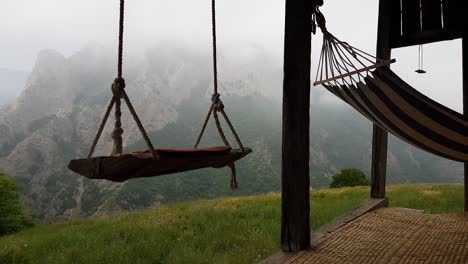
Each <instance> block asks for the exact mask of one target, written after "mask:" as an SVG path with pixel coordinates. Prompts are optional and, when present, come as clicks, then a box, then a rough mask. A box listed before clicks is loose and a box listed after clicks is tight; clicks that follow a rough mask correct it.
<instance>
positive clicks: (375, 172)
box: [371, 0, 392, 198]
mask: <svg viewBox="0 0 468 264" xmlns="http://www.w3.org/2000/svg"><path fill="white" fill-rule="evenodd" d="M391 4H392V1H391V0H380V3H379V22H378V23H379V24H378V32H377V58H379V59H383V60H389V59H390V57H391V51H392V49H391V47H390V45H391V39H390V37H391V26H392V25H391V13H390V12H388V10H390V7H391ZM372 130H373V132H372V165H371V198H384V197H385V184H386V177H387V145H388V133H387V132H386V131H385V130H383V129H382V128H380V127H379V126H377V125H375V124H374V125H373V126H372Z"/></svg>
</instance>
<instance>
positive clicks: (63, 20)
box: [0, 0, 462, 111]
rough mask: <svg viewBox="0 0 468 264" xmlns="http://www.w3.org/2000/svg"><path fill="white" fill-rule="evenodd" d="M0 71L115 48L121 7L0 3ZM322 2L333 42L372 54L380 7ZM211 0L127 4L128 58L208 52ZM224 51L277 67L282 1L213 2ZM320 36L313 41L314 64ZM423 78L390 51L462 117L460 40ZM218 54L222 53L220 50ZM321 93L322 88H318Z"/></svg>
mask: <svg viewBox="0 0 468 264" xmlns="http://www.w3.org/2000/svg"><path fill="white" fill-rule="evenodd" d="M0 1H2V8H1V9H0V20H1V21H0V34H1V35H0V36H1V40H0V67H3V68H11V69H18V70H24V71H30V70H31V68H32V66H33V64H34V61H35V58H36V55H37V52H38V51H39V50H41V49H55V50H57V51H59V52H61V53H63V54H64V55H65V56H70V55H71V54H73V53H74V52H76V51H78V50H79V49H80V48H82V47H83V46H85V45H88V44H89V43H96V44H99V45H108V46H109V47H115V45H116V43H115V41H116V39H117V21H118V2H119V1H118V0H81V1H77V0H40V1H37V0H0ZM359 3H360V5H356V4H355V2H354V1H344V0H325V6H324V7H323V8H322V11H323V12H324V14H325V16H326V17H327V23H328V29H329V30H330V31H331V32H332V33H334V35H335V36H337V37H338V38H340V39H342V40H345V41H347V42H349V43H351V44H352V45H353V46H356V47H359V48H361V49H364V50H366V51H369V52H371V53H374V52H375V43H376V31H377V9H378V1H377V0H360V1H359ZM210 4H211V1H210V0H133V1H132V0H127V1H126V31H125V45H126V46H125V47H126V48H127V51H128V53H131V52H132V50H137V49H140V48H145V47H148V46H151V45H154V43H157V42H158V41H174V42H180V43H184V44H186V45H187V46H190V47H192V48H195V49H201V50H209V49H210V48H211V25H210V19H211V17H210V11H211V9H210ZM217 5H218V7H217V11H218V42H219V45H220V47H221V49H226V50H231V51H233V50H236V49H238V50H239V51H243V50H245V49H246V48H248V47H252V46H255V47H260V48H263V49H265V50H266V51H267V52H268V53H270V54H271V56H272V57H274V58H276V59H277V61H278V64H279V65H280V63H281V58H282V54H283V50H282V48H283V33H284V0H235V1H234V0H218V1H217ZM320 44H321V37H320V36H315V37H314V40H313V43H312V48H313V51H314V55H313V63H312V64H313V65H314V66H315V65H316V64H317V53H318V51H319V50H320ZM424 51H425V57H424V61H425V70H427V71H428V73H427V74H424V75H418V74H416V73H414V70H416V68H417V62H418V52H417V47H409V48H404V49H397V50H394V52H393V54H392V57H394V58H396V59H397V63H396V64H394V65H393V66H392V68H393V69H394V70H395V71H396V72H397V73H398V74H400V76H402V77H403V79H405V80H406V81H408V82H409V83H410V84H412V85H414V86H415V87H416V88H417V89H419V90H420V91H421V92H423V93H425V94H426V95H428V96H430V97H432V98H434V99H436V100H439V101H440V102H442V103H443V104H445V105H448V106H450V107H451V108H453V109H455V110H457V111H461V109H462V102H461V100H462V99H461V96H462V88H461V85H462V84H461V83H462V82H461V80H462V77H461V41H460V40H457V41H447V42H440V43H436V44H431V45H425V48H424ZM221 52H222V50H221ZM315 89H319V88H315Z"/></svg>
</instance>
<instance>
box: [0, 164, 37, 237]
mask: <svg viewBox="0 0 468 264" xmlns="http://www.w3.org/2000/svg"><path fill="white" fill-rule="evenodd" d="M19 191H20V188H19V186H18V184H17V183H16V182H15V181H14V180H13V179H9V178H7V177H5V176H4V175H3V174H1V173H0V236H2V235H6V234H11V233H15V232H17V231H19V230H22V229H24V228H27V227H31V226H33V225H34V222H33V220H32V217H31V215H30V214H29V213H27V212H25V210H24V208H23V207H22V206H21V204H20V202H19V196H20V193H19Z"/></svg>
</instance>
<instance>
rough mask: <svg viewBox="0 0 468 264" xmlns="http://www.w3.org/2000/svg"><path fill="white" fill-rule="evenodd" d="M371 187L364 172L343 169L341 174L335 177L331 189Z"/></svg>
mask: <svg viewBox="0 0 468 264" xmlns="http://www.w3.org/2000/svg"><path fill="white" fill-rule="evenodd" d="M368 185H370V182H369V180H368V179H367V177H366V175H365V174H364V172H362V171H361V170H359V169H353V168H350V169H342V170H341V172H340V173H337V174H335V175H334V176H333V181H332V183H331V184H330V188H341V187H354V186H368Z"/></svg>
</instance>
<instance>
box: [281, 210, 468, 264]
mask: <svg viewBox="0 0 468 264" xmlns="http://www.w3.org/2000/svg"><path fill="white" fill-rule="evenodd" d="M287 263H291V264H292V263H320V264H324V263H340V264H342V263H343V264H344V263H372V264H374V263H437V264H445V263H468V214H465V215H464V214H458V215H455V214H450V215H449V214H444V215H441V214H424V213H422V212H421V211H416V210H408V209H404V208H383V209H378V210H375V211H373V212H370V213H367V214H366V215H364V216H362V217H360V218H358V219H357V220H355V221H353V222H351V223H350V224H347V225H345V226H343V227H341V228H339V229H338V230H336V231H334V232H333V233H331V234H329V235H328V236H327V237H325V238H324V239H323V240H322V241H321V242H320V243H319V244H318V246H317V248H316V249H315V250H310V251H304V252H301V253H299V254H297V255H295V256H294V257H292V258H291V259H289V261H288V262H287Z"/></svg>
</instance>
